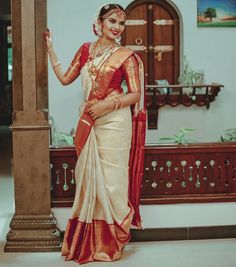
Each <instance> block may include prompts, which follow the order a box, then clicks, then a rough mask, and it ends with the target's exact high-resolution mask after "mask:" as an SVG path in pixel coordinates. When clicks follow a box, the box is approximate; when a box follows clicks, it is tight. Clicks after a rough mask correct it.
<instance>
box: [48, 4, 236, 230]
mask: <svg viewBox="0 0 236 267" xmlns="http://www.w3.org/2000/svg"><path fill="white" fill-rule="evenodd" d="M111 2H113V1H106V3H111ZM115 2H116V3H118V4H121V5H123V6H124V7H126V6H127V5H128V4H129V3H130V2H131V1H128V0H120V1H115ZM170 2H171V1H170ZM172 2H173V4H174V5H176V7H177V8H178V10H179V12H180V13H181V15H182V19H183V54H185V55H186V56H187V58H188V59H189V61H190V63H191V67H192V68H193V69H194V70H204V72H205V78H206V82H208V83H211V82H219V83H222V84H223V85H224V86H225V87H224V88H223V89H222V91H221V92H220V93H219V95H218V97H217V98H216V100H215V101H214V102H213V103H211V106H210V109H209V110H206V108H205V107H196V106H192V107H188V108H186V107H181V106H180V107H176V108H170V107H164V108H161V110H160V112H159V122H158V124H159V128H158V130H157V131H155V130H152V131H148V133H147V144H148V143H157V142H158V138H159V137H161V136H167V135H168V136H169V135H172V134H174V133H175V132H176V131H177V130H178V129H180V128H182V127H191V128H195V129H196V132H194V134H192V135H191V137H193V138H194V139H196V140H197V141H201V142H206V141H218V140H219V137H220V135H221V134H223V132H224V130H225V129H227V128H233V127H236V121H235V114H236V105H234V102H235V99H236V88H235V86H234V85H235V84H236V75H235V73H236V34H235V31H236V28H197V22H196V14H197V1H196V0H174V1H172ZM103 3H104V1H100V0H96V1H93V0H87V1H78V0H68V1H65V0H48V27H49V28H50V29H51V30H52V32H53V34H54V47H55V50H56V51H57V54H58V57H59V59H60V61H61V62H62V63H63V65H64V66H65V68H66V66H68V65H69V63H70V61H71V59H72V58H73V55H74V54H75V52H76V50H77V49H78V47H79V46H80V45H81V44H82V43H83V42H85V41H93V40H94V39H95V36H94V34H93V32H92V19H93V15H94V14H95V11H96V9H97V8H98V7H99V6H100V5H102V4H103ZM81 99H82V90H81V86H80V80H79V79H78V80H77V81H75V82H74V84H72V85H70V86H68V87H64V88H63V86H62V85H60V84H59V82H58V81H57V80H56V78H55V76H54V74H53V73H52V70H51V68H49V101H50V107H49V108H50V114H51V115H52V116H53V118H54V119H55V124H56V128H57V130H58V132H67V133H68V132H69V131H70V129H71V128H72V127H75V126H76V123H77V118H78V106H79V103H80V101H81ZM141 211H142V215H143V222H144V227H181V226H196V225H198V226H199V225H221V224H235V222H236V204H235V203H213V204H178V205H155V206H142V209H141ZM54 212H55V214H56V217H57V219H58V221H59V225H61V227H62V229H63V228H64V226H65V222H66V220H65V219H64V218H68V217H69V216H70V215H69V214H70V209H54Z"/></svg>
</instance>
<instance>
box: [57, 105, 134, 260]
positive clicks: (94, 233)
mask: <svg viewBox="0 0 236 267" xmlns="http://www.w3.org/2000/svg"><path fill="white" fill-rule="evenodd" d="M131 137H132V120H131V112H130V108H129V107H127V108H123V109H121V110H117V111H113V112H111V113H109V114H107V115H105V116H103V117H101V118H99V119H97V120H96V123H95V125H94V126H93V128H92V130H91V133H90V135H89V137H88V139H87V142H86V144H85V146H84V148H83V151H82V153H81V155H80V157H79V158H78V161H77V164H76V168H75V178H76V193H75V201H74V205H73V207H72V216H71V219H70V220H69V222H68V224H67V227H66V231H65V236H64V241H63V247H62V255H64V256H66V260H75V261H77V262H78V263H80V264H82V263H86V262H90V261H114V260H118V259H120V257H121V251H122V248H123V247H124V246H125V245H126V244H127V243H128V242H129V240H130V232H129V228H130V225H131V221H132V218H133V208H132V207H131V205H130V204H129V201H128V183H129V178H128V177H129V175H128V172H129V167H128V165H129V152H130V145H131Z"/></svg>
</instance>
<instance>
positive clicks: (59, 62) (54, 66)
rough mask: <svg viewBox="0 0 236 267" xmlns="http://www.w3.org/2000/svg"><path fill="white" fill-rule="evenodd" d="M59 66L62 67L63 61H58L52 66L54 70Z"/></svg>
mask: <svg viewBox="0 0 236 267" xmlns="http://www.w3.org/2000/svg"><path fill="white" fill-rule="evenodd" d="M59 65H61V61H57V62H56V63H55V64H52V67H53V68H56V67H57V66H59Z"/></svg>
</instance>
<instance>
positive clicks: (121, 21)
mask: <svg viewBox="0 0 236 267" xmlns="http://www.w3.org/2000/svg"><path fill="white" fill-rule="evenodd" d="M125 20H126V14H125V11H124V9H123V8H122V7H121V6H120V5H117V4H107V5H104V6H103V7H102V8H101V9H100V10H99V12H98V15H97V18H96V22H95V23H94V25H93V26H94V27H93V29H94V33H95V34H96V35H97V36H98V39H97V40H96V41H95V42H93V43H84V44H83V45H82V46H81V47H80V48H79V50H78V51H77V53H76V55H75V56H74V59H73V60H72V62H71V64H70V66H69V68H68V70H67V71H66V72H65V73H64V72H63V70H62V67H61V63H60V62H59V61H58V58H57V56H56V53H55V52H54V50H53V45H52V39H51V33H50V32H49V31H48V32H47V33H46V34H45V38H46V42H47V48H48V54H49V58H50V61H51V64H52V67H53V69H54V72H55V74H56V76H57V78H58V79H59V80H60V82H61V83H62V84H63V85H68V84H70V83H72V82H73V81H74V80H75V79H76V78H77V77H78V76H79V75H81V80H82V87H83V91H84V102H83V103H82V105H81V107H80V118H79V122H78V125H77V129H76V133H75V139H74V140H75V141H74V143H75V147H76V152H77V156H78V160H77V163H76V167H75V178H76V192H75V199H74V204H73V207H72V214H71V218H70V219H69V221H68V224H67V227H66V231H65V235H64V240H63V245H62V255H63V256H65V260H74V261H76V262H78V263H79V264H83V263H87V262H91V261H115V260H118V259H120V258H121V253H122V249H123V248H124V246H125V245H126V244H127V243H128V242H129V240H130V237H131V236H130V226H131V224H133V225H135V226H137V227H139V228H141V218H140V215H139V209H138V205H139V197H140V188H141V181H142V169H143V150H144V149H143V148H144V142H145V119H146V115H145V110H144V106H143V101H144V99H143V90H144V88H143V82H144V81H143V78H144V74H143V63H142V61H141V59H140V57H139V56H138V55H137V54H136V53H134V52H133V51H131V50H130V49H128V48H125V47H123V46H121V45H119V43H118V42H117V41H116V40H117V39H119V38H120V36H121V34H122V33H123V31H124V29H125ZM124 80H125V82H126V86H127V91H126V92H125V91H124V88H122V85H123V84H122V82H123V81H124Z"/></svg>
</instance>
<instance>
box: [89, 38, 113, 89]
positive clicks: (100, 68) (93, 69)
mask: <svg viewBox="0 0 236 267" xmlns="http://www.w3.org/2000/svg"><path fill="white" fill-rule="evenodd" d="M96 45H97V42H96V43H95V45H94V47H93V48H92V49H91V54H90V55H89V58H88V65H87V66H88V71H89V74H90V76H91V79H92V90H97V88H98V85H99V81H100V79H101V77H102V76H103V74H104V72H105V69H106V66H107V63H108V60H109V58H110V56H111V55H112V53H113V49H114V47H115V43H114V44H113V45H112V46H111V47H110V48H109V49H108V50H107V51H106V52H105V53H104V54H103V56H102V57H101V59H100V61H99V63H98V65H97V66H96V65H95V64H94V59H95V57H96V56H95V52H96ZM105 58H106V59H105ZM104 59H105V61H104ZM103 61H104V62H103ZM98 72H100V75H99V77H100V79H99V81H98V80H96V78H97V76H98Z"/></svg>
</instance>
